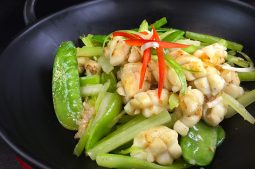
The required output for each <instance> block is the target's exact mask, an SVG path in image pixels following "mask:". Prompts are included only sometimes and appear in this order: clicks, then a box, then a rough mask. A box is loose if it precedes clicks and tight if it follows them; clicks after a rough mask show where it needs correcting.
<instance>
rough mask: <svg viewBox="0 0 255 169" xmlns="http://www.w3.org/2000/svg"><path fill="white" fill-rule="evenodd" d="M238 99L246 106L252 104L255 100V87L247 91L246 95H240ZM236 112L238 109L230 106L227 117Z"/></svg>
mask: <svg viewBox="0 0 255 169" xmlns="http://www.w3.org/2000/svg"><path fill="white" fill-rule="evenodd" d="M237 101H238V102H239V103H240V104H241V105H242V106H244V107H246V106H249V105H250V104H252V103H253V102H255V89H253V90H252V91H249V92H246V93H245V94H244V95H242V96H241V97H239V98H238V99H237ZM235 114H236V111H235V110H234V109H233V108H232V107H229V108H228V111H227V114H226V117H227V118H229V117H232V116H233V115H235Z"/></svg>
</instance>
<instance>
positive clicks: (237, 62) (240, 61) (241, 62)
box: [226, 54, 250, 67]
mask: <svg viewBox="0 0 255 169" xmlns="http://www.w3.org/2000/svg"><path fill="white" fill-rule="evenodd" d="M226 60H227V61H228V63H230V64H231V63H232V64H235V65H237V66H240V67H248V66H249V65H250V64H249V62H247V61H245V60H244V59H243V58H240V57H237V56H233V55H230V54H228V55H227V58H226Z"/></svg>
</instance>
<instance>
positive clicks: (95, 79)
mask: <svg viewBox="0 0 255 169" xmlns="http://www.w3.org/2000/svg"><path fill="white" fill-rule="evenodd" d="M99 83H100V76H99V75H91V76H83V77H80V86H86V85H91V84H99Z"/></svg>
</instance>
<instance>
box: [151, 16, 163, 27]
mask: <svg viewBox="0 0 255 169" xmlns="http://www.w3.org/2000/svg"><path fill="white" fill-rule="evenodd" d="M165 24H167V19H166V17H163V18H161V19H159V20H157V21H156V22H154V23H153V24H152V25H153V26H154V27H155V29H158V28H160V27H162V26H164V25H165Z"/></svg>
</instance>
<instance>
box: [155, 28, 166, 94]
mask: <svg viewBox="0 0 255 169" xmlns="http://www.w3.org/2000/svg"><path fill="white" fill-rule="evenodd" d="M152 30H153V36H154V38H155V40H156V41H160V38H159V36H158V33H157V31H156V29H155V28H154V26H153V25H152ZM156 50H157V54H158V69H159V71H158V72H159V79H158V98H160V96H161V92H162V89H163V87H164V81H165V59H164V49H163V47H162V46H159V47H158V48H157V49H156Z"/></svg>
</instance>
